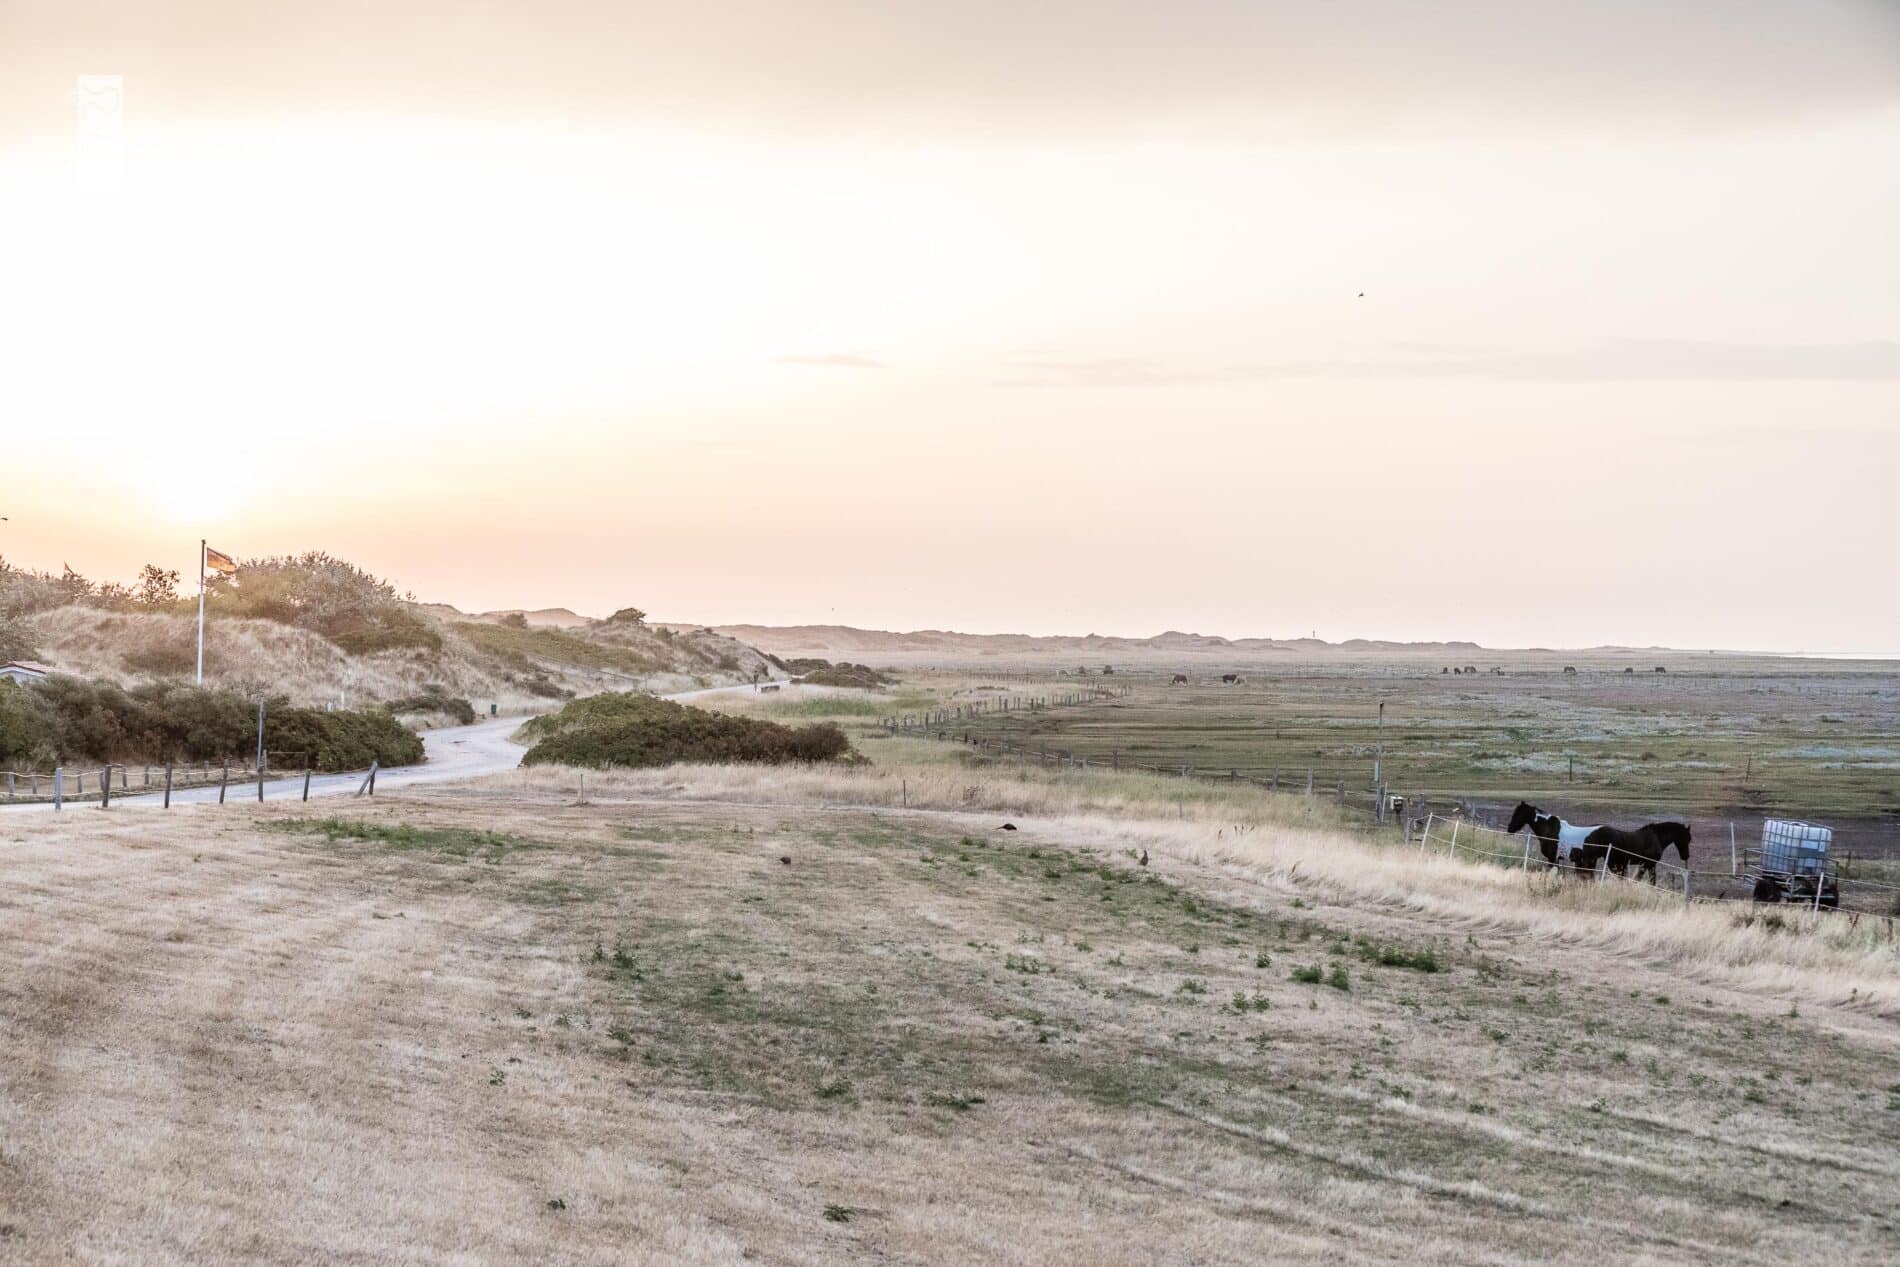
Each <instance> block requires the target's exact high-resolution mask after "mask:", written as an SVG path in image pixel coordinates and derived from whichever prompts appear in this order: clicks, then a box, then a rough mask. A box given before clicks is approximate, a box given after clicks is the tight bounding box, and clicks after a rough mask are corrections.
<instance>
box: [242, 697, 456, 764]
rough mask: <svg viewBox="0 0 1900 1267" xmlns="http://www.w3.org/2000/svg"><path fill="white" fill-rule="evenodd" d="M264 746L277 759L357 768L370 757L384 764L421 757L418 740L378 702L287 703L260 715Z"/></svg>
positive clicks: (367, 762) (412, 761) (280, 762)
mask: <svg viewBox="0 0 1900 1267" xmlns="http://www.w3.org/2000/svg"><path fill="white" fill-rule="evenodd" d="M264 746H265V747H266V748H268V749H269V750H270V752H271V754H272V760H274V761H276V762H277V763H278V764H280V765H292V766H309V767H310V768H312V769H316V770H360V769H362V768H363V767H365V766H367V765H368V764H369V763H370V762H371V761H376V762H378V763H380V764H382V765H385V766H398V765H414V764H415V763H416V762H418V761H420V760H422V740H421V739H420V738H419V737H418V736H417V735H416V733H415V732H414V731H413V730H410V729H409V728H408V727H407V726H405V725H403V724H402V723H401V722H399V721H397V720H396V718H395V717H394V715H392V714H390V713H387V712H384V711H383V710H382V709H380V708H367V709H360V710H353V709H344V708H338V709H332V710H330V711H328V712H326V711H324V710H323V709H320V708H291V707H289V706H288V705H280V706H278V707H276V708H274V709H269V710H267V711H266V712H265V715H264Z"/></svg>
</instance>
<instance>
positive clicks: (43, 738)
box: [0, 681, 55, 770]
mask: <svg viewBox="0 0 1900 1267" xmlns="http://www.w3.org/2000/svg"><path fill="white" fill-rule="evenodd" d="M53 736H54V729H53V718H52V713H51V711H50V710H49V709H48V708H47V707H46V703H45V699H44V697H43V696H42V695H41V694H40V692H39V691H38V690H36V689H34V688H33V687H21V686H15V685H14V684H13V683H12V682H9V681H0V766H5V767H7V768H8V769H15V770H19V769H37V768H39V767H41V766H46V765H50V764H51V763H52V761H53V756H54V751H55V745H54V738H53Z"/></svg>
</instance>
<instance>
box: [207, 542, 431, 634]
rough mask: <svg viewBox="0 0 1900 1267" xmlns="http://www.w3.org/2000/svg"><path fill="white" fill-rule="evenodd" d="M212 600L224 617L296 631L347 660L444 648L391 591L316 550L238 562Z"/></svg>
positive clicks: (215, 586) (214, 588)
mask: <svg viewBox="0 0 1900 1267" xmlns="http://www.w3.org/2000/svg"><path fill="white" fill-rule="evenodd" d="M210 598H211V601H212V603H213V605H214V607H215V608H216V610H217V611H218V612H220V613H222V614H225V615H230V616H251V617H255V618H258V619H261V620H275V621H278V622H280V623H282V624H286V625H296V626H298V627H299V628H301V629H308V630H311V631H312V632H314V633H319V634H322V635H323V636H324V637H326V638H328V639H329V640H330V641H332V642H334V643H336V645H337V646H339V647H341V648H343V650H345V651H347V652H349V653H350V654H351V655H370V654H373V653H375V652H378V651H399V650H408V649H410V648H418V647H419V648H424V649H426V650H431V651H435V650H440V649H441V646H442V636H441V635H440V634H438V633H437V632H436V631H435V629H434V627H433V626H431V625H430V624H429V622H428V621H426V620H424V619H423V618H422V617H420V616H418V615H416V613H414V612H413V611H410V610H409V608H408V607H406V606H405V605H404V604H403V601H402V599H401V598H400V597H398V595H397V594H396V587H395V586H393V585H391V584H390V583H389V582H388V581H385V580H382V579H381V578H379V577H375V576H372V575H370V574H369V573H368V572H365V571H363V569H361V568H359V567H357V566H356V565H355V564H352V563H346V562H344V561H343V560H342V559H337V558H332V557H331V556H330V555H327V554H324V553H322V552H320V551H315V550H313V551H311V552H310V553H308V554H300V555H295V556H290V555H286V556H284V557H281V558H274V559H244V560H242V561H241V562H240V564H239V573H238V577H237V580H236V581H235V582H233V581H232V580H230V579H228V578H225V577H217V578H215V579H214V580H213V581H212V582H211V588H210Z"/></svg>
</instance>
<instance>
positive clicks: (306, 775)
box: [303, 766, 310, 801]
mask: <svg viewBox="0 0 1900 1267" xmlns="http://www.w3.org/2000/svg"><path fill="white" fill-rule="evenodd" d="M303 799H304V800H306V801H307V800H309V799H310V767H309V766H305V767H304V768H303Z"/></svg>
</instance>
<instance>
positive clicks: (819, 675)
mask: <svg viewBox="0 0 1900 1267" xmlns="http://www.w3.org/2000/svg"><path fill="white" fill-rule="evenodd" d="M780 663H781V667H783V668H784V669H785V670H786V671H787V672H789V673H792V674H795V675H797V676H798V678H799V679H800V680H801V681H803V682H805V683H806V684H807V685H810V686H849V687H857V688H858V689H860V690H875V689H877V688H878V687H880V686H891V685H894V684H895V683H896V681H897V679H896V678H894V677H892V676H890V675H889V674H887V673H879V672H878V671H877V670H876V669H874V668H872V667H871V666H870V665H868V664H852V663H851V662H850V661H849V660H841V661H839V662H838V663H837V664H833V663H831V661H829V660H815V659H796V660H785V661H781V662H780Z"/></svg>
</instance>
